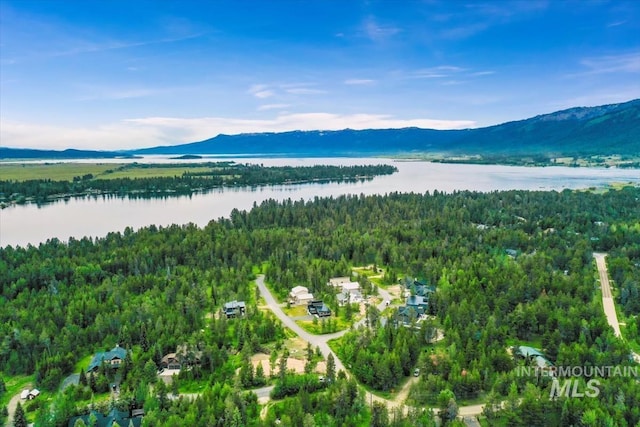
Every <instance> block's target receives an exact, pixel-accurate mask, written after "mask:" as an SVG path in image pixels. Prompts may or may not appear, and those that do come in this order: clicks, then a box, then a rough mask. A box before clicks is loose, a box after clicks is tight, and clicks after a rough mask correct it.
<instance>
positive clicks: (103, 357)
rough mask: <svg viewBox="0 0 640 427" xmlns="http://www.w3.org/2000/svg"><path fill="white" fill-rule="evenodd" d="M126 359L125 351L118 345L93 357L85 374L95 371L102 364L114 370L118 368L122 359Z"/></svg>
mask: <svg viewBox="0 0 640 427" xmlns="http://www.w3.org/2000/svg"><path fill="white" fill-rule="evenodd" d="M125 357H127V351H126V350H125V349H124V348H122V347H120V346H119V345H118V344H116V346H115V347H114V348H112V349H111V350H109V351H104V352H102V351H100V352H98V353H96V354H95V355H94V356H93V359H91V363H90V364H89V369H87V372H91V371H94V372H95V371H97V370H98V368H99V367H100V365H101V364H102V362H106V363H107V364H109V365H111V366H112V367H114V368H118V367H119V366H120V364H121V363H122V361H123V360H124V358H125Z"/></svg>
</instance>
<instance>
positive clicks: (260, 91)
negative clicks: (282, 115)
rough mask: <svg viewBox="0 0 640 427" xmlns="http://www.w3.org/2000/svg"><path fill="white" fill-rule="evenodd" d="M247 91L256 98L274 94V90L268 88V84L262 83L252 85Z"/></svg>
mask: <svg viewBox="0 0 640 427" xmlns="http://www.w3.org/2000/svg"><path fill="white" fill-rule="evenodd" d="M247 93H249V94H251V95H253V96H255V97H256V98H260V99H264V98H269V97H271V96H273V95H275V92H274V91H273V90H271V89H269V86H268V85H264V84H256V85H253V86H251V87H250V88H249V90H248V91H247Z"/></svg>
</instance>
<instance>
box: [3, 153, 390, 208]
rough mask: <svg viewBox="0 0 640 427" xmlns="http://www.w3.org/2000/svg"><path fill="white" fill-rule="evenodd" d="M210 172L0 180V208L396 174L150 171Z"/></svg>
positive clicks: (214, 168)
mask: <svg viewBox="0 0 640 427" xmlns="http://www.w3.org/2000/svg"><path fill="white" fill-rule="evenodd" d="M177 166H181V167H189V168H202V167H209V168H210V170H208V171H198V172H193V171H186V172H184V173H183V174H182V175H180V176H173V177H166V176H165V177H162V176H159V177H144V178H143V177H140V178H136V177H131V178H129V177H126V178H110V179H103V178H100V177H95V176H94V175H92V174H85V175H82V176H77V177H75V178H74V179H73V180H72V181H67V180H60V181H57V180H51V179H35V180H26V181H16V180H0V203H3V204H9V203H27V202H35V203H46V202H47V201H50V200H52V199H56V198H62V197H75V196H84V195H88V194H108V195H117V196H127V195H128V196H130V197H141V196H148V197H153V196H167V195H188V194H193V193H196V192H201V191H207V190H211V189H215V188H221V187H246V186H260V185H281V184H296V183H308V182H345V181H354V180H358V179H372V178H373V177H375V176H379V175H390V174H393V173H395V172H397V171H398V170H397V168H395V167H394V166H390V165H364V166H327V165H315V166H299V167H292V166H262V165H252V164H244V165H243V164H231V163H230V162H220V163H195V164H192V165H188V166H187V165H175V164H166V165H156V164H154V165H153V168H157V167H160V168H163V167H164V168H167V167H177ZM149 167H150V166H149V165H144V164H138V163H135V164H131V165H125V166H122V167H120V168H119V169H116V170H108V171H106V172H105V174H110V173H113V172H115V171H120V172H122V171H125V172H129V171H131V172H132V174H134V175H135V170H136V169H146V168H149Z"/></svg>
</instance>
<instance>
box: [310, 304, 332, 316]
mask: <svg viewBox="0 0 640 427" xmlns="http://www.w3.org/2000/svg"><path fill="white" fill-rule="evenodd" d="M307 312H308V313H309V314H310V315H313V316H318V317H329V316H331V310H330V309H329V307H327V306H326V305H325V303H324V302H322V301H321V300H314V301H310V302H309V303H308V304H307Z"/></svg>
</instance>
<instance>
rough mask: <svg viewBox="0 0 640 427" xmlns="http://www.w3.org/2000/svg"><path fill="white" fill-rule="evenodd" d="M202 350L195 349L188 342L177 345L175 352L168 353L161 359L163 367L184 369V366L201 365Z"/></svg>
mask: <svg viewBox="0 0 640 427" xmlns="http://www.w3.org/2000/svg"><path fill="white" fill-rule="evenodd" d="M201 358H202V351H201V350H197V349H195V350H194V349H193V348H192V347H190V346H188V345H187V344H182V345H179V346H177V348H176V352H175V353H167V354H165V355H164V356H162V359H161V360H160V367H161V368H163V369H182V368H183V367H184V366H193V365H199V364H200V359H201Z"/></svg>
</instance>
